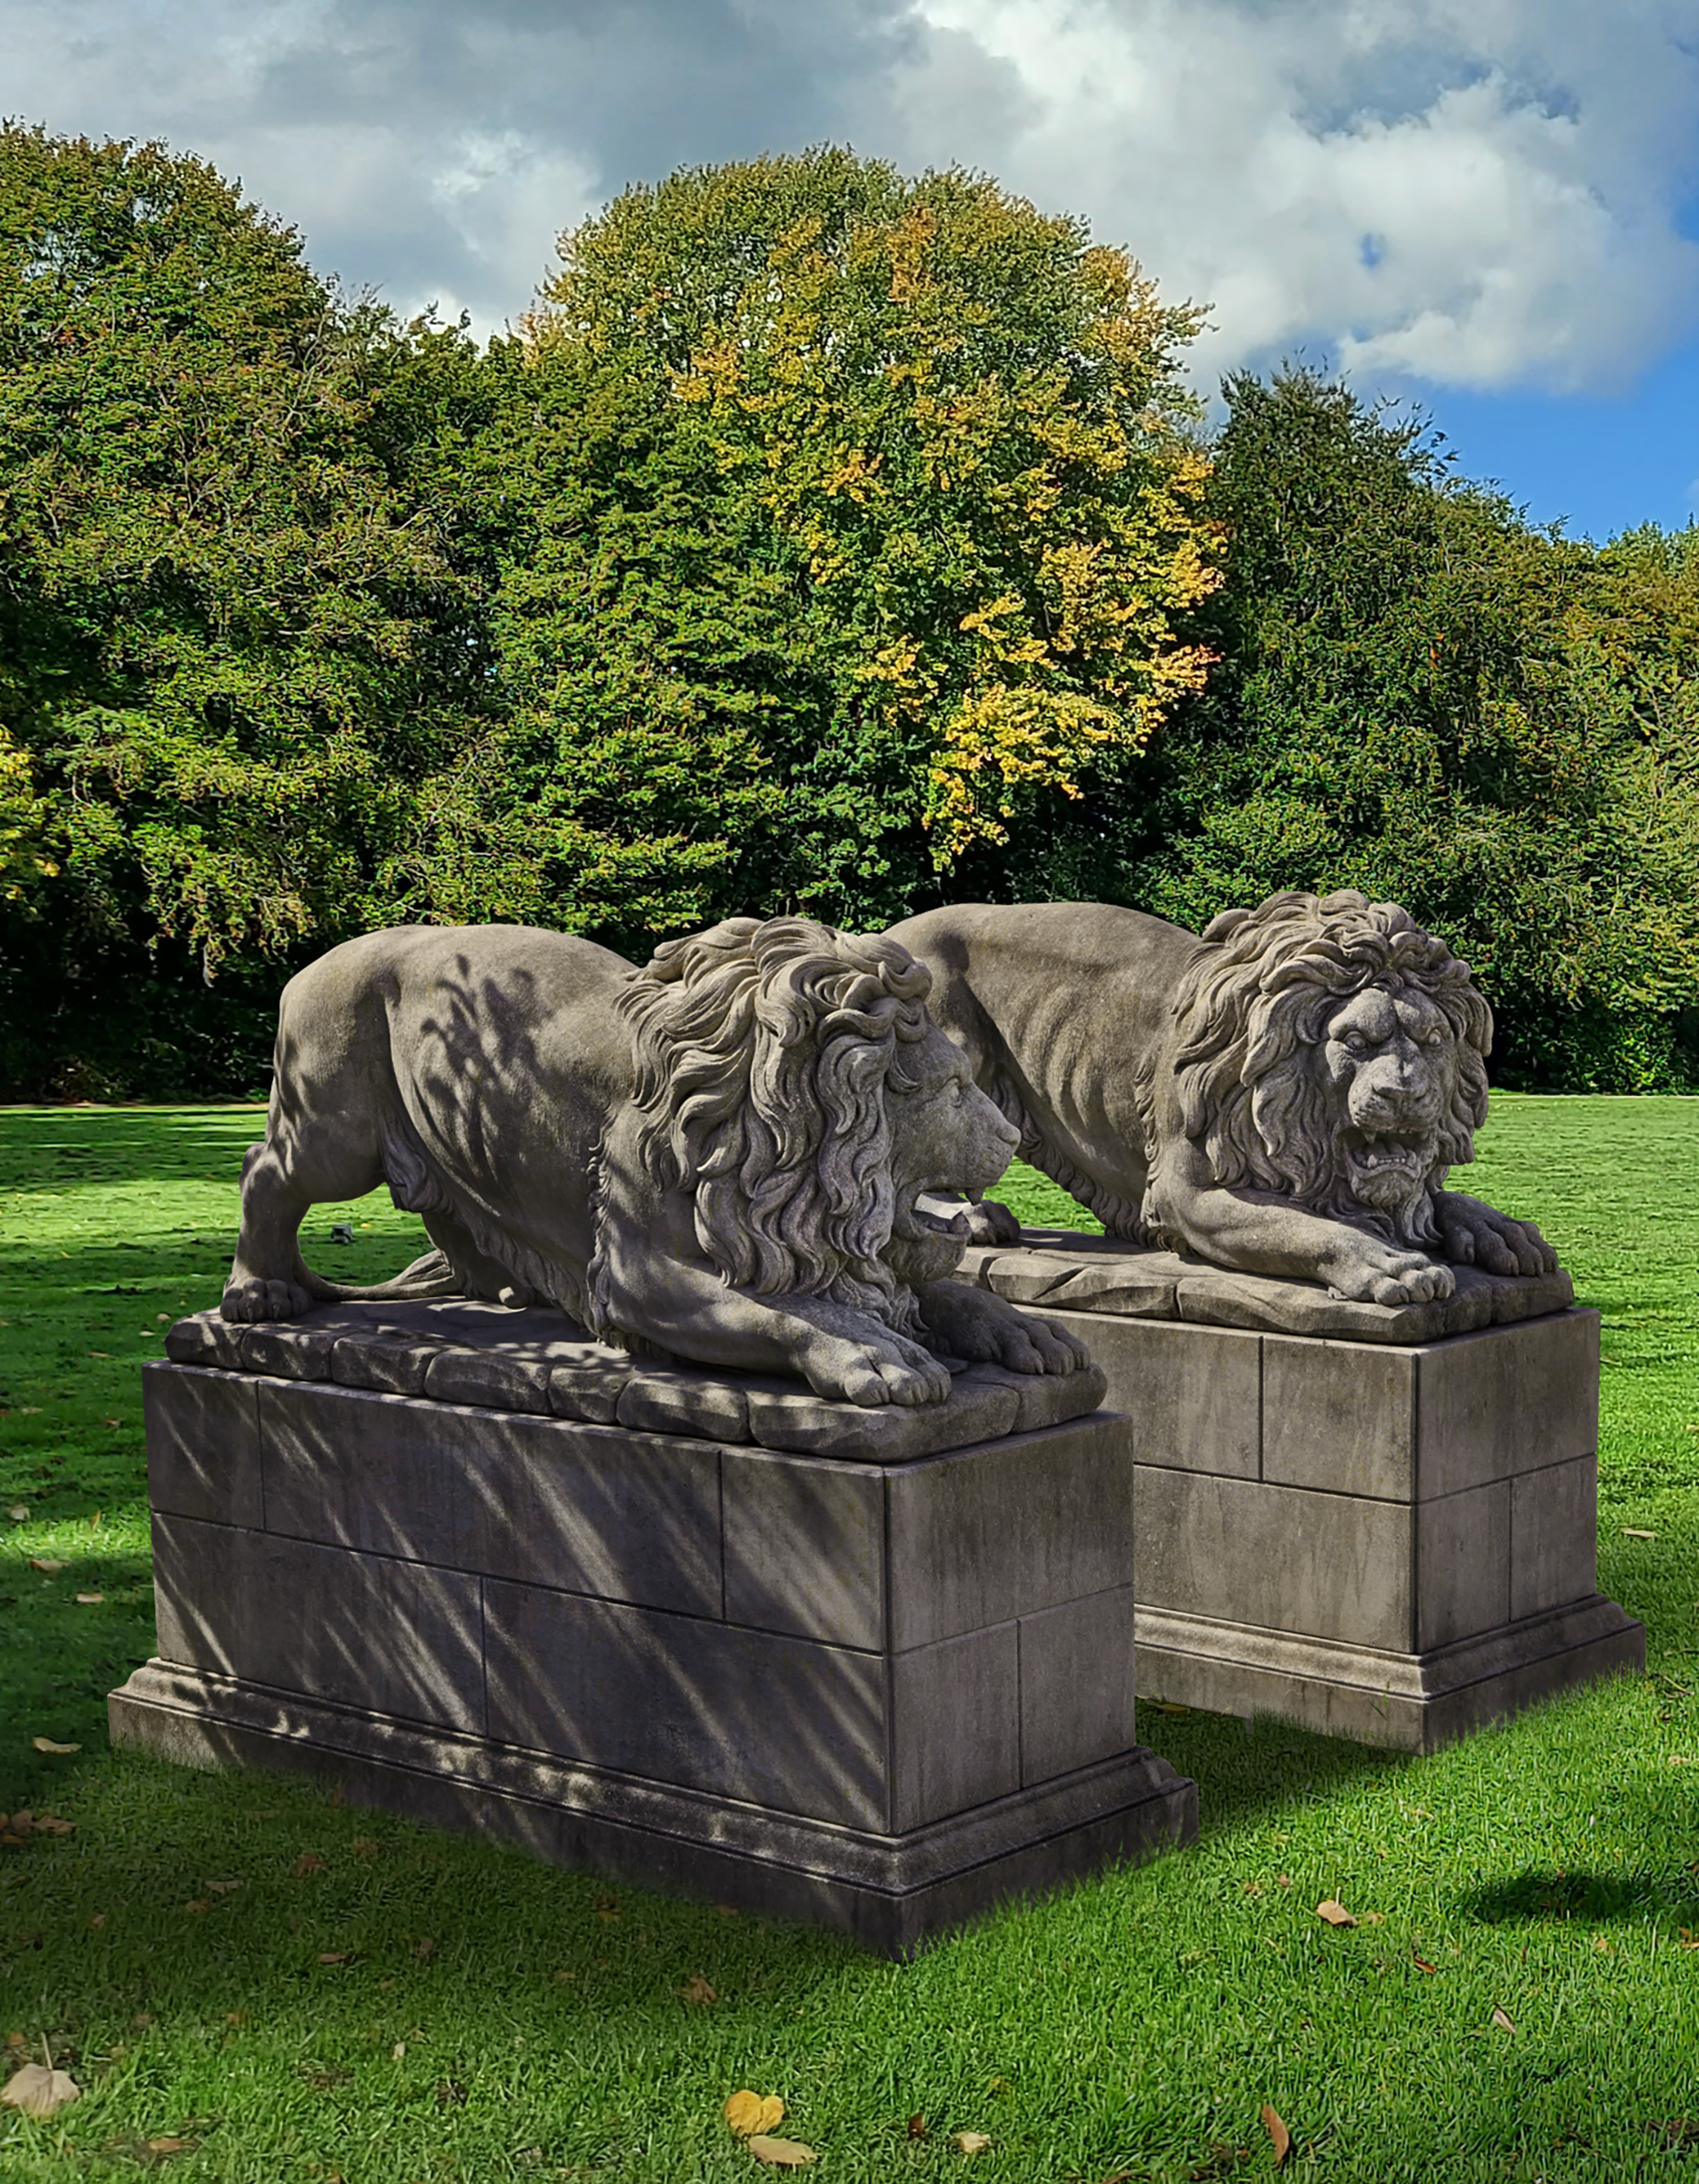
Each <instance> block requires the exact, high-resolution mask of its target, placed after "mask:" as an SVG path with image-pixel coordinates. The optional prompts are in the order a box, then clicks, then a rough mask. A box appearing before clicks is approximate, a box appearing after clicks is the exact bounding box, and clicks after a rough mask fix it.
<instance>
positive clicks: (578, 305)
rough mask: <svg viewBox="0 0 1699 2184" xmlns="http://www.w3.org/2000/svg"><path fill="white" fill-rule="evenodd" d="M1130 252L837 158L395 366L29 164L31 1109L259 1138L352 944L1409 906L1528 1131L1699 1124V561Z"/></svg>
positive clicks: (398, 343) (6, 725)
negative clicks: (1592, 1091) (985, 917)
mask: <svg viewBox="0 0 1699 2184" xmlns="http://www.w3.org/2000/svg"><path fill="white" fill-rule="evenodd" d="M1198 323H1199V314H1198V313H1196V312H1194V310H1193V309H1192V308H1190V307H1189V306H1184V305H1178V306H1177V305H1171V304H1166V303H1164V302H1162V301H1161V300H1160V298H1159V296H1158V295H1157V293H1156V291H1155V289H1154V286H1153V285H1152V284H1151V283H1150V282H1149V281H1148V280H1147V279H1145V278H1144V276H1143V274H1141V272H1140V271H1139V268H1138V267H1137V263H1136V262H1134V261H1133V260H1132V258H1131V257H1129V256H1128V255H1127V254H1126V252H1124V251H1120V250H1115V249H1109V248H1106V247H1104V246H1103V245H1099V244H1097V243H1094V242H1093V240H1092V237H1091V236H1090V234H1088V232H1087V229H1086V227H1085V225H1084V224H1083V223H1081V222H1080V221H1078V220H1075V219H1072V218H1069V217H1052V216H1049V215H1046V214H1043V213H1041V212H1038V211H1037V210H1036V209H1035V208H1034V207H1033V206H1030V205H1029V204H1027V203H1026V202H1024V200H1021V199H1019V198H1018V197H1015V196H1013V195H1009V194H1008V192H1006V191H1004V190H1002V189H1000V188H998V186H997V185H996V183H994V182H992V181H991V180H989V179H987V178H985V177H983V176H978V175H973V174H968V173H964V172H959V171H953V170H952V171H951V172H945V173H934V174H929V175H924V176H921V177H919V178H908V177H905V176H902V175H900V174H899V173H898V172H896V171H895V169H894V168H892V167H890V166H887V165H885V164H883V163H882V162H879V161H866V160H861V159H857V158H856V157H855V155H852V154H851V153H850V152H848V151H844V150H832V149H827V150H816V151H813V152H810V153H806V154H803V155H797V156H794V157H787V158H778V159H769V160H762V161H753V162H748V163H743V164H737V165H731V166H720V167H702V168H691V169H688V170H685V171H682V172H680V173H677V174H675V175H673V176H671V177H669V178H668V179H666V180H665V181H663V182H660V183H656V184H653V185H646V186H644V187H641V188H637V189H630V190H628V191H627V192H626V193H625V194H624V195H623V196H621V197H620V198H618V200H615V201H614V202H613V203H612V204H611V205H610V206H607V208H606V210H605V211H603V212H601V213H600V214H599V215H597V216H596V217H594V218H592V219H590V220H588V221H586V222H584V223H583V224H581V225H580V226H579V227H578V228H577V229H574V230H573V231H572V232H571V233H569V234H566V235H564V236H563V237H562V240H561V245H560V262H559V267H558V270H557V271H556V274H554V276H553V277H552V278H551V279H550V280H549V281H548V282H547V283H546V284H545V287H544V289H543V291H541V292H540V294H539V296H538V298H537V301H536V306H535V308H534V309H533V312H532V313H531V314H530V315H529V316H528V318H527V319H524V320H523V321H522V323H521V324H520V326H519V328H518V330H516V332H515V333H513V334H511V335H510V336H504V337H502V338H500V339H498V340H495V341H491V342H489V343H488V344H485V345H483V347H480V346H479V345H477V343H475V342H474V341H471V339H470V338H469V337H468V336H467V335H466V332H465V331H464V330H462V329H460V328H456V327H443V326H439V325H437V324H433V323H431V322H429V321H425V320H421V321H415V323H413V324H408V325H403V324H399V323H398V321H397V320H396V319H395V318H394V317H393V316H392V314H391V313H388V312H387V311H386V310H385V309H384V308H382V307H381V305H380V304H378V303H376V302H373V301H371V300H370V299H361V298H358V297H354V298H350V297H347V296H343V295H341V294H340V293H339V292H337V291H336V290H335V289H334V288H332V287H331V286H330V285H326V284H325V282H323V281H322V280H320V279H319V278H318V277H317V276H316V275H315V274H313V271H312V270H311V269H310V268H309V267H308V265H307V263H306V262H305V260H304V258H303V256H302V246H301V243H300V240H299V238H298V237H297V236H296V234H294V232H293V231H292V230H291V229H288V228H286V227H285V226H283V225H281V224H280V223H278V222H277V221H276V220H274V219H273V218H271V217H268V215H267V214H266V213H265V212H262V211H261V210H260V209H258V208H257V207H256V206H252V205H251V204H249V203H247V202H246V201H245V200H244V199H243V198H242V196H241V195H240V191H239V189H236V188H235V187H234V186H233V185H232V184H231V183H229V182H228V181H226V180H224V179H223V178H221V177H220V176H219V175H217V173H216V172H214V171H213V170H212V168H210V167H208V166H206V165H205V164H204V163H203V162H200V161H197V160H195V159H193V158H189V157H185V156H183V155H177V154H174V153H172V152H170V151H168V150H165V149H164V148H162V147H161V146H158V145H136V144H91V143H88V142H85V141H82V140H78V139H66V138H54V137H50V136H48V135H47V134H45V133H42V132H41V131H39V130H31V129H27V128H23V127H17V126H7V127H0V367H3V368H0V1090H3V1092H6V1093H9V1094H11V1095H13V1096H15V1095H16V1094H18V1093H19V1092H24V1093H27V1094H30V1095H31V1096H33V1095H35V1094H37V1093H40V1092H44V1091H45V1092H60V1093H63V1092H122V1091H135V1092H152V1093H161V1092H183V1091H189V1090H195V1089H218V1090H223V1091H230V1090H239V1089H241V1088H243V1087H244V1086H249V1085H252V1084H255V1083H257V1082H258V1081H260V1079H261V1078H262V1075H263V1071H264V1055H265V1052H266V1050H267V1048H268V1044H269V1038H270V1024H271V1021H272V1019H273V1012H274V1004H275V996H276V991H277V988H278V986H279V983H280V982H281V979H282V978H283V977H284V976H285V975H286V974H287V973H288V971H289V970H291V969H292V968H295V966H296V964H297V963H298V962H301V961H302V960H303V959H304V958H305V957H308V956H309V955H311V954H313V953H316V952H318V951H319V950H321V949H322V948H324V947H325V946H328V945H330V944H331V943H333V942H334V941H336V940H340V939H341V938H343V937H344V936H345V935H347V934H350V933H353V932H357V931H360V930H363V929H365V928H369V927H372V926H376V925H382V924H387V923H395V922H398V921H401V920H407V919H424V920H435V921H448V922H459V921H466V920H471V919H482V918H497V919H524V920H529V921H532V922H535V923H544V924H549V925H554V926H557V927H561V928H565V929H568V930H572V931H577V932H583V933H587V934H593V935H594V936H595V937H596V938H597V939H600V940H603V941H605V942H607V943H608V944H609V945H612V946H614V947H616V948H618V949H620V950H622V951H626V952H629V953H631V954H642V953H645V952H646V951H647V949H648V948H649V947H650V946H651V945H652V944H653V942H654V941H655V940H658V939H659V938H661V937H663V936H665V935H667V934H672V933H676V932H679V931H682V930H687V929H690V928H692V927H695V926H698V925H701V924H703V923H707V922H708V921H709V920H711V919H712V918H714V917H719V916H723V915H725V914H728V913H732V912H737V911H756V912H765V913H771V912H775V911H782V910H786V909H793V908H805V909H807V910H808V911H810V912H812V913H814V914H816V915H820V916H823V917H827V918H829V919H831V920H833V921H834V922H837V923H844V924H850V925H862V926H878V925H879V924H882V923H885V922H887V921H889V920H890V919H894V918H896V917H900V916H903V915H905V914H906V913H907V912H909V911H912V910H915V909H917V908H920V907H923V906H926V905H927V904H929V903H932V902H937V901H940V900H951V899H964V898H974V897H979V898H991V899H997V900H1025V899H1032V898H1044V897H1049V898H1053V899H1054V898H1066V897H1075V896H1085V897H1091V896H1096V897H1100V898H1104V899H1109V900H1120V901H1126V902H1131V903H1133V904H1136V905H1138V906H1143V907H1148V908H1150V909H1154V910H1155V911H1159V912H1160V913H1161V914H1163V915H1166V916H1169V917H1176V918H1177V919H1179V920H1180V921H1181V922H1183V923H1188V924H1191V925H1199V924H1201V923H1204V922H1205V920H1207V919H1208V918H1209V917H1211V916H1213V915H1214V914H1215V912H1216V911H1218V910H1220V909H1222V908H1223V907H1225V906H1228V905H1229V904H1231V903H1233V902H1235V901H1247V900H1256V899H1257V898H1258V897H1259V896H1261V895H1262V894H1264V893H1266V892H1267V891H1268V890H1270V889H1273V888H1277V887H1283V886H1304V887H1317V888H1323V889H1325V888H1330V887H1337V886H1342V885H1358V886H1361V887H1363V888H1364V889H1368V890H1369V891H1370V892H1371V893H1373V894H1377V895H1380V896H1390V897H1391V898H1393V899H1394V900H1401V901H1403V902H1404V903H1406V904H1407V905H1408V907H1409V908H1410V909H1411V910H1412V911H1414V912H1415V914H1416V915H1417V916H1419V917H1422V918H1424V919H1425V920H1426V921H1427V922H1429V923H1431V924H1432V925H1433V926H1434V927H1435V928H1437V930H1439V931H1440V932H1442V933H1443V934H1445V935H1446V937H1447V938H1448V940H1451V941H1453V943H1454V944H1455V945H1457V946H1459V948H1460V949H1461V950H1462V951H1464V952H1465V953H1466V954H1467V955H1468V956H1469V957H1470V959H1471V960H1472V961H1473V962H1474V964H1475V966H1476V970H1477V972H1478V973H1479V974H1480V976H1481V978H1482V982H1483V984H1484V985H1485V986H1486V989H1487V991H1488V993H1489V995H1490V996H1491V997H1492V999H1493V1002H1494V1005H1495V1007H1496V1008H1497V1009H1498V1012H1499V1019H1500V1023H1501V1026H1502V1031H1503V1037H1502V1041H1501V1058H1500V1064H1499V1067H1500V1069H1501V1072H1502V1073H1503V1074H1504V1075H1508V1076H1509V1077H1510V1078H1511V1079H1512V1080H1513V1081H1520V1082H1526V1083H1554V1084H1563V1085H1573V1086H1593V1087H1597V1088H1610V1089H1633V1088H1636V1087H1641V1086H1655V1085H1662V1086H1671V1085H1685V1084H1687V1083H1690V1082H1692V1081H1699V1012H1696V1003H1699V695H1696V693H1699V543H1696V541H1699V533H1696V532H1693V531H1691V530H1690V531H1688V532H1685V533H1674V534H1672V533H1665V532H1662V531H1660V530H1659V529H1657V528H1656V527H1651V526H1649V527H1646V528H1642V529H1640V530H1637V531H1633V532H1630V533H1626V534H1625V535H1624V536H1623V538H1621V539H1617V540H1616V541H1614V542H1613V543H1612V544H1611V545H1607V546H1605V547H1602V548H1600V547H1595V546H1592V545H1588V544H1586V543H1585V542H1583V541H1576V540H1571V539H1565V538H1563V537H1562V536H1561V535H1558V534H1556V533H1550V532H1545V531H1541V530H1539V529H1537V528H1533V527H1531V526H1530V525H1529V524H1528V523H1527V522H1526V520H1525V518H1524V516H1523V515H1522V514H1521V511H1519V510H1517V509H1516V508H1515V507H1514V506H1512V505H1510V503H1509V502H1508V501H1507V500H1506V499H1504V497H1503V496H1502V495H1501V494H1499V493H1497V492H1496V491H1494V490H1493V489H1491V488H1486V487H1482V486H1480V485H1476V484H1473V483H1470V482H1468V481H1467V480H1465V479H1463V478H1461V477H1459V476H1458V475H1457V474H1456V471H1455V467H1454V466H1453V465H1452V464H1451V463H1450V461H1449V460H1448V457H1447V455H1446V453H1445V451H1444V449H1443V447H1442V444H1441V443H1440V442H1439V440H1438V439H1437V436H1436V435H1434V434H1432V433H1431V432H1428V431H1426V430H1425V428H1424V426H1423V425H1422V423H1421V421H1420V420H1419V419H1412V418H1410V417H1408V416H1403V415H1399V414H1397V413H1391V412H1386V411H1383V410H1380V409H1376V408H1374V407H1373V406H1369V405H1365V404H1363V403H1362V402H1361V401H1359V400H1358V398H1357V397H1356V396H1355V395H1354V394H1353V393H1352V391H1351V390H1350V389H1349V388H1348V387H1345V386H1343V385H1340V384H1335V383H1333V382H1330V381H1328V380H1326V379H1325V378H1324V377H1323V376H1321V375H1318V374H1316V373H1313V372H1308V371H1301V370H1292V371H1286V372H1283V373H1279V374H1277V375H1274V376H1273V378H1272V379H1263V378H1259V377H1256V376H1255V375H1249V374H1240V375H1236V376H1235V377H1234V378H1233V379H1232V380H1230V381H1228V384H1227V386H1226V387H1225V389H1224V414H1223V415H1222V420H1221V421H1220V423H1219V424H1218V425H1217V426H1215V427H1214V428H1212V429H1206V427H1205V423H1204V421H1203V419H1202V415H1201V412H1200V411H1199V408H1198V405H1197V404H1195V403H1194V400H1193V398H1192V397H1191V396H1190V394H1189V393H1188V391H1187V388H1186V386H1185V383H1184V381H1183V377H1182V366H1183V359H1184V353H1185V349H1186V346H1187V343H1188V341H1189V340H1190V338H1191V336H1192V335H1193V333H1194V330H1195V329H1196V327H1197V325H1198Z"/></svg>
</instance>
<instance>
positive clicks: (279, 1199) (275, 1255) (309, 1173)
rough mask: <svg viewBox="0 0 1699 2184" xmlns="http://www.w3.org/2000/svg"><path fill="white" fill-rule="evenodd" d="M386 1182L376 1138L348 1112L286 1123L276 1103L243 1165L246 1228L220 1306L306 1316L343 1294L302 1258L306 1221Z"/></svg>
mask: <svg viewBox="0 0 1699 2184" xmlns="http://www.w3.org/2000/svg"><path fill="white" fill-rule="evenodd" d="M345 1133H346V1134H345ZM382 1181H383V1169H382V1165H381V1161H380V1160H379V1158H378V1154H377V1147H376V1143H375V1140H373V1141H372V1142H371V1143H369V1144H362V1143H360V1142H359V1132H358V1131H357V1130H355V1131H349V1130H348V1129H347V1118H346V1117H342V1116H337V1117H330V1116H326V1117H325V1119H324V1120H285V1119H284V1117H283V1116H281V1115H279V1111H278V1106H277V1103H275V1102H274V1103H273V1109H272V1113H271V1116H270V1119H269V1121H268V1126H267V1130H266V1136H265V1142H264V1143H262V1144H259V1145H253V1146H251V1147H250V1148H248V1152H247V1155H246V1159H245V1160H243V1162H242V1225H241V1230H240V1233H239V1235H238V1237H237V1239H236V1256H235V1258H234V1261H232V1264H231V1267H230V1272H229V1277H228V1278H227V1279H226V1281H225V1284H224V1295H223V1301H221V1303H220V1306H219V1310H220V1311H221V1312H223V1316H224V1318H226V1319H231V1320H238V1321H251V1320H266V1319H298V1318H300V1317H301V1315H302V1313H303V1312H311V1310H312V1309H313V1305H314V1304H315V1303H316V1302H319V1301H321V1300H323V1299H325V1298H329V1297H334V1296H335V1295H337V1294H338V1291H337V1290H336V1285H335V1284H332V1283H329V1282H325V1281H321V1280H320V1279H319V1277H318V1276H317V1275H316V1274H314V1273H312V1271H311V1270H310V1269H309V1268H308V1266H307V1263H306V1261H304V1260H303V1259H302V1256H301V1224H302V1221H303V1220H304V1219H305V1218H306V1216H307V1212H308V1208H309V1207H311V1206H313V1205H322V1204H323V1203H324V1202H325V1200H326V1199H332V1200H336V1199H353V1198H364V1195H365V1194H366V1193H367V1192H368V1191H369V1190H372V1189H374V1188H375V1187H376V1186H377V1185H378V1184H379V1183H381V1182H382Z"/></svg>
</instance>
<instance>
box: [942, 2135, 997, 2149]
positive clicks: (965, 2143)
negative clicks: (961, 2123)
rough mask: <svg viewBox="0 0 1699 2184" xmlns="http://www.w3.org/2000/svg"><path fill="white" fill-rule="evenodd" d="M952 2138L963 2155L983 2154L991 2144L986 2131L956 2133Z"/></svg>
mask: <svg viewBox="0 0 1699 2184" xmlns="http://www.w3.org/2000/svg"><path fill="white" fill-rule="evenodd" d="M951 2136H952V2137H953V2138H954V2140H955V2142H956V2143H957V2146H959V2147H961V2149H962V2153H984V2152H985V2148H986V2147H988V2146H989V2145H990V2144H991V2140H990V2139H989V2138H988V2137H987V2136H986V2135H985V2132H984V2131H954V2132H952V2133H951Z"/></svg>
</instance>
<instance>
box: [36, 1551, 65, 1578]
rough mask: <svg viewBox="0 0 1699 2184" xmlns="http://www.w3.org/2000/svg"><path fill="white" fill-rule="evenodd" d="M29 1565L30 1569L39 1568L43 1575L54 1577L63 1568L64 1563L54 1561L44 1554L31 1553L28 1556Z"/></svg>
mask: <svg viewBox="0 0 1699 2184" xmlns="http://www.w3.org/2000/svg"><path fill="white" fill-rule="evenodd" d="M30 1567H31V1569H32V1570H39V1571H40V1572H41V1573H42V1577H58V1575H59V1572H60V1571H61V1570H62V1569H64V1567H65V1565H64V1563H63V1562H55V1561H54V1560H52V1559H51V1558H50V1557H49V1556H48V1555H31V1557H30Z"/></svg>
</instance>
